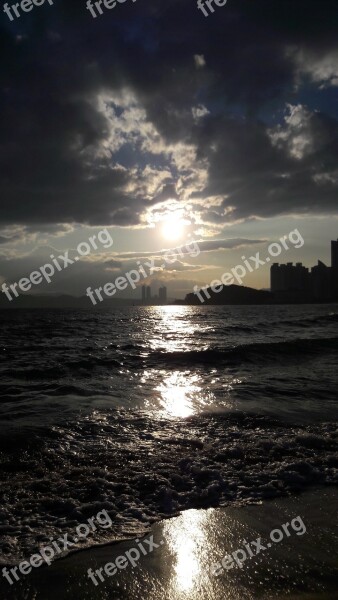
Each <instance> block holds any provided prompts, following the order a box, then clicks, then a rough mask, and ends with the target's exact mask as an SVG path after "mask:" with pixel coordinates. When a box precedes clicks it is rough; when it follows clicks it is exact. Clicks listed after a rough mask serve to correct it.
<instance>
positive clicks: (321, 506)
mask: <svg viewBox="0 0 338 600" xmlns="http://www.w3.org/2000/svg"><path fill="white" fill-rule="evenodd" d="M337 502H338V489H337V488H331V487H327V488H326V487H325V488H321V489H317V490H312V491H307V492H304V493H302V494H301V495H297V496H292V497H288V498H279V499H275V500H269V501H264V502H263V503H262V504H260V505H249V506H242V507H233V506H228V507H223V508H210V509H199V510H196V509H190V510H187V511H184V512H183V513H182V514H181V515H180V516H178V517H173V518H171V519H168V520H164V521H160V522H159V523H156V524H155V525H153V526H152V528H151V534H152V535H153V540H154V542H155V543H156V544H157V545H158V548H156V549H154V550H153V551H152V552H150V553H148V554H146V555H145V556H141V557H140V559H139V561H138V562H137V564H136V566H135V567H134V568H133V567H132V566H131V565H129V564H128V566H127V568H125V569H123V570H122V569H121V570H119V571H118V572H117V574H116V575H114V576H112V577H108V576H107V575H106V574H104V578H105V580H104V582H102V583H101V582H100V584H99V585H97V586H95V585H94V583H93V582H92V581H91V579H90V578H89V577H88V573H87V570H88V569H89V568H91V569H93V570H94V571H95V570H96V569H100V568H104V565H105V564H106V563H108V562H113V561H115V559H116V558H117V557H118V556H121V555H123V554H124V553H125V552H127V551H128V550H130V549H131V548H135V547H136V542H135V540H131V539H129V540H126V541H123V542H114V543H113V544H108V545H104V546H96V547H92V548H90V549H87V550H86V549H84V550H83V551H80V552H76V553H72V554H70V555H68V556H67V557H65V558H63V559H60V560H57V561H56V562H54V563H53V564H52V565H51V566H50V567H43V568H38V569H35V571H34V572H32V573H31V574H30V575H29V576H26V577H23V578H22V580H20V581H19V582H17V583H16V584H15V585H13V586H10V585H9V584H8V583H7V582H6V580H4V579H3V578H1V579H2V580H1V581H0V592H1V594H2V596H3V597H4V598H6V600H31V599H32V600H33V599H34V600H42V599H43V600H45V599H46V598H47V597H48V599H50V600H54V599H57V598H60V597H62V598H64V599H65V600H67V599H68V598H69V599H70V598H84V599H87V598H88V599H89V598H91V599H93V600H98V599H100V600H101V599H103V598H109V599H116V600H119V599H125V598H128V599H130V600H134V599H135V600H136V599H138V598H148V599H149V600H155V599H156V600H157V599H158V598H159V597H161V598H165V599H166V600H181V599H182V600H183V599H184V600H193V599H195V598H197V597H198V599H199V600H216V599H217V598H225V599H226V600H228V599H229V600H237V599H238V600H254V599H256V598H257V599H258V598H259V599H262V600H284V599H285V600H286V598H287V599H288V600H296V599H297V600H298V599H299V600H333V599H334V598H335V597H336V593H335V591H334V590H335V589H337V585H338V565H337V561H336V557H335V552H334V549H335V548H337V542H338V517H337V510H336V506H337ZM298 515H299V516H300V517H301V518H302V520H303V522H304V524H305V526H306V533H304V535H300V534H299V535H297V533H296V532H292V535H290V537H286V536H285V537H284V539H283V540H281V542H280V543H276V544H273V545H272V547H271V548H269V549H268V550H267V549H266V550H265V551H264V552H261V553H260V554H259V556H254V557H253V558H250V559H249V560H247V561H246V562H245V563H244V564H243V565H242V568H240V567H238V566H235V568H232V569H231V570H228V571H224V572H223V573H222V574H221V575H219V576H217V577H215V576H212V575H210V566H211V565H212V563H215V562H217V561H218V560H220V559H221V558H222V557H223V556H224V555H225V554H227V553H232V552H233V551H235V550H237V549H238V548H241V547H243V540H245V541H250V540H255V539H256V538H258V537H261V538H262V540H267V538H268V537H269V533H270V532H271V530H273V529H275V528H281V525H282V524H283V523H285V522H287V521H288V522H290V520H291V519H293V518H295V517H296V516H298ZM147 538H149V536H146V539H147ZM141 541H142V540H141ZM161 541H162V542H163V544H162V545H161V544H160V542H161ZM102 573H104V571H102Z"/></svg>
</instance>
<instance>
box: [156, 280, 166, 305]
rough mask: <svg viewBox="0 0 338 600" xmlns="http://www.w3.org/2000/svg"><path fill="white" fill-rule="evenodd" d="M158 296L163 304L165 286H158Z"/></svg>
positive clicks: (164, 301)
mask: <svg viewBox="0 0 338 600" xmlns="http://www.w3.org/2000/svg"><path fill="white" fill-rule="evenodd" d="M158 297H159V301H160V303H161V304H165V303H166V302H167V288H166V286H165V285H164V286H162V287H160V289H159V291H158Z"/></svg>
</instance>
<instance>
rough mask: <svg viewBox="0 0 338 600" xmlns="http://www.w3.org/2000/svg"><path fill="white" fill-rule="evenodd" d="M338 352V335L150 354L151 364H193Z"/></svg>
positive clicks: (286, 357)
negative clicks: (337, 336)
mask: <svg viewBox="0 0 338 600" xmlns="http://www.w3.org/2000/svg"><path fill="white" fill-rule="evenodd" d="M335 351H336V352H338V338H336V337H332V338H324V339H311V338H306V339H295V340H288V341H283V342H271V343H270V342H263V343H253V344H243V345H239V346H236V347H233V348H225V349H220V348H215V349H205V350H193V351H188V352H184V351H179V352H177V351H176V352H153V353H151V354H150V355H149V356H148V357H147V364H148V365H153V364H154V365H158V364H159V363H161V364H162V363H169V364H171V365H182V364H184V365H192V364H219V363H222V364H228V365H237V364H243V363H254V364H260V363H262V362H264V363H265V364H266V363H267V362H275V361H276V359H277V358H278V359H280V360H284V361H288V362H293V361H294V358H295V356H297V357H298V359H299V360H301V359H303V360H306V359H308V358H309V357H310V356H321V355H322V354H323V353H330V352H335Z"/></svg>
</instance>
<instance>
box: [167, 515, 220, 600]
mask: <svg viewBox="0 0 338 600" xmlns="http://www.w3.org/2000/svg"><path fill="white" fill-rule="evenodd" d="M209 514H210V511H205V510H203V511H202V510H189V511H187V512H185V513H183V514H182V515H181V516H180V517H179V519H177V520H176V521H175V527H173V523H172V522H171V523H167V524H165V529H164V534H165V539H166V540H167V543H168V546H169V550H170V552H171V554H172V556H173V559H174V568H173V575H172V578H171V581H170V588H171V589H172V591H173V594H172V596H171V597H175V598H181V597H182V598H185V597H189V598H195V597H196V598H198V595H199V594H198V592H199V591H201V588H205V587H208V586H209V585H210V581H209V575H208V569H207V568H206V563H208V550H209V545H210V542H211V540H210V539H209V538H208V535H207V531H208V528H207V524H208V520H209ZM186 594H188V596H186Z"/></svg>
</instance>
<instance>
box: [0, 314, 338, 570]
mask: <svg viewBox="0 0 338 600" xmlns="http://www.w3.org/2000/svg"><path fill="white" fill-rule="evenodd" d="M0 322H1V330H0V357H1V361H0V374H1V377H0V388H1V400H0V534H1V535H0V555H1V562H2V563H3V564H16V563H18V562H19V561H20V560H24V559H27V558H29V557H30V555H31V554H33V553H35V552H38V551H39V549H40V548H41V547H43V546H46V545H48V543H49V542H50V541H51V540H53V539H58V538H59V537H60V535H61V536H62V535H64V534H66V533H67V535H68V539H69V540H71V541H72V543H73V548H74V549H79V548H83V547H88V546H93V545H98V544H105V543H108V542H110V541H113V540H120V539H125V538H128V537H137V536H141V535H143V534H144V533H145V532H147V531H149V529H150V526H151V525H152V524H153V523H154V522H156V521H158V520H160V519H163V518H169V517H172V516H174V515H177V514H179V513H180V512H181V511H183V510H185V509H188V508H199V509H203V508H208V507H216V506H225V505H234V506H241V505H245V504H259V503H262V502H268V501H269V499H271V498H277V497H282V496H288V495H292V494H300V493H301V492H302V491H303V490H305V489H309V488H318V487H322V486H329V485H334V484H337V483H338V456H337V449H338V404H337V389H338V306H337V305H332V304H331V305H293V306H291V305H282V306H200V307H196V306H194V307H191V306H178V305H177V306H160V307H159V306H156V307H151V306H149V307H121V308H114V309H113V310H96V309H94V308H93V309H88V310H85V309H84V310H61V309H60V310H47V309H45V310H36V309H32V310H21V309H17V310H4V311H1V313H0ZM103 509H105V510H106V511H107V513H108V514H109V515H110V517H111V520H112V526H111V527H110V528H109V529H102V528H101V529H97V531H94V532H92V533H91V534H90V535H89V536H88V537H87V538H86V539H80V540H79V539H77V538H76V536H75V533H74V532H75V529H76V527H77V526H78V525H79V524H81V523H86V522H87V520H88V519H89V518H91V517H93V516H95V515H96V514H97V513H98V512H99V511H101V510H103Z"/></svg>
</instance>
